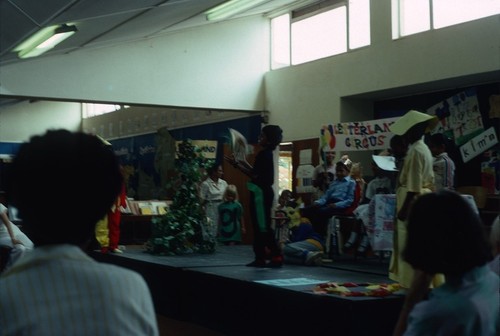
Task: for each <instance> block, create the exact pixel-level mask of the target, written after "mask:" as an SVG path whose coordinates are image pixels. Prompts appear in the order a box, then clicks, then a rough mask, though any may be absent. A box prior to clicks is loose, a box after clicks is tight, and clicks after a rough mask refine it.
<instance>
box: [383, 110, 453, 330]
mask: <svg viewBox="0 0 500 336" xmlns="http://www.w3.org/2000/svg"><path fill="white" fill-rule="evenodd" d="M437 123H438V119H437V117H436V116H432V115H429V114H426V113H422V112H418V111H415V110H411V111H408V112H407V113H406V114H405V115H404V116H402V117H401V118H399V119H398V120H397V121H396V122H395V123H394V124H392V125H391V127H390V129H391V132H392V133H394V134H396V135H400V136H402V137H403V138H404V141H405V143H406V144H408V151H407V153H406V156H405V158H404V163H403V168H402V170H401V171H400V172H399V177H398V188H397V190H396V218H397V223H396V226H395V228H394V246H393V253H392V255H391V262H390V265H389V278H390V279H391V280H394V281H397V282H399V284H400V285H401V286H402V287H403V288H405V289H407V290H408V291H407V295H406V299H405V306H404V308H403V310H402V312H401V315H400V318H399V321H398V323H397V326H396V329H395V332H394V335H401V334H402V332H403V331H404V329H405V326H406V319H407V316H408V313H409V311H411V309H412V308H413V306H414V305H415V304H416V303H417V302H418V301H420V300H421V299H422V296H423V293H425V290H426V289H427V288H429V286H430V285H432V286H434V287H436V286H439V285H441V284H443V282H444V277H443V275H441V274H438V275H435V276H432V275H428V274H425V273H424V272H422V271H416V270H414V269H413V267H412V266H411V265H410V264H408V263H407V262H406V261H404V260H403V257H402V251H403V250H404V248H405V246H406V239H407V227H408V223H407V219H408V214H409V211H410V207H411V206H412V204H413V202H414V201H415V200H416V198H417V197H418V196H419V195H421V194H425V193H429V192H431V191H432V190H433V189H434V172H433V169H432V163H433V157H432V153H431V151H430V149H429V147H427V145H426V144H425V143H424V140H423V136H424V134H425V133H427V132H429V131H431V130H432V129H433V128H434V127H435V126H436V125H437ZM429 215H430V216H432V214H429ZM429 234H431V233H430V232H429Z"/></svg>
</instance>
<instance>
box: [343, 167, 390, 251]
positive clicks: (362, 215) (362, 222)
mask: <svg viewBox="0 0 500 336" xmlns="http://www.w3.org/2000/svg"><path fill="white" fill-rule="evenodd" d="M371 167H372V171H373V175H374V178H373V179H372V180H371V181H370V182H369V183H368V185H367V187H366V192H365V193H364V199H363V200H362V201H361V204H360V205H359V206H358V207H357V208H356V210H355V211H354V213H355V215H356V217H357V218H358V219H359V220H358V221H357V222H356V224H355V225H354V226H353V229H352V231H351V234H350V236H349V239H348V240H347V242H346V243H345V244H344V250H348V249H350V248H352V247H353V246H355V245H356V243H357V242H358V241H359V245H358V248H357V254H361V255H363V254H364V253H366V251H367V249H368V247H369V246H370V240H369V237H368V234H367V231H366V229H365V226H366V225H367V224H368V220H369V219H368V210H369V209H368V207H369V203H370V201H371V199H372V198H373V197H374V196H375V195H376V194H392V193H394V190H393V188H392V180H391V178H389V177H388V176H390V173H389V172H387V171H385V170H383V169H381V168H380V167H379V166H378V165H377V163H376V162H375V160H372V163H371Z"/></svg>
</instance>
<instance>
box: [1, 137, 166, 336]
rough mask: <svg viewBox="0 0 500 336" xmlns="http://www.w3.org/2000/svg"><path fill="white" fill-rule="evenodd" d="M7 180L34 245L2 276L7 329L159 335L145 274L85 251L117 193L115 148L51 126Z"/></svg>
mask: <svg viewBox="0 0 500 336" xmlns="http://www.w3.org/2000/svg"><path fill="white" fill-rule="evenodd" d="M9 183H10V192H11V196H12V203H13V205H14V206H15V207H16V208H17V209H18V210H19V217H20V218H21V219H22V221H23V228H25V229H26V230H25V231H26V233H27V234H28V235H29V236H30V237H31V239H32V240H33V242H34V244H35V248H34V250H33V251H31V252H30V253H28V254H26V255H25V256H24V257H23V258H22V259H20V260H18V261H17V262H16V263H15V264H14V265H12V267H11V268H9V269H8V270H6V271H5V272H4V273H2V275H1V276H0V283H1V285H0V330H1V331H2V335H82V334H86V335H101V334H106V335H158V327H157V323H156V315H155V311H154V307H153V303H152V299H151V294H150V292H149V289H148V286H147V285H146V282H145V281H144V279H143V278H142V277H141V275H139V274H138V273H136V272H134V271H131V270H128V269H125V268H122V267H118V266H114V265H111V264H104V263H98V262H96V261H95V260H93V259H92V258H90V257H89V256H88V255H87V254H86V253H85V252H84V251H85V250H86V248H87V245H88V244H89V243H90V242H91V241H92V238H93V234H94V227H95V224H96V222H97V221H98V220H99V219H100V218H102V217H103V216H104V215H105V214H106V212H107V211H108V210H109V208H110V207H111V205H112V204H113V201H114V200H115V199H116V197H117V196H118V194H119V193H120V188H121V183H122V175H121V174H120V169H119V165H118V161H117V159H116V157H115V155H114V153H113V151H112V150H111V149H110V148H108V147H107V146H104V145H103V143H102V141H100V140H99V139H98V138H97V137H96V136H92V135H88V134H84V133H72V132H69V131H66V130H50V131H48V132H46V133H45V134H44V135H39V136H33V137H32V138H31V139H30V141H29V142H28V143H25V144H23V145H21V147H20V149H19V152H18V154H17V155H16V157H15V159H14V161H13V163H12V173H11V175H10V180H9ZM40 194H42V195H43V197H40ZM48 209H50V211H48ZM75 209H77V210H75Z"/></svg>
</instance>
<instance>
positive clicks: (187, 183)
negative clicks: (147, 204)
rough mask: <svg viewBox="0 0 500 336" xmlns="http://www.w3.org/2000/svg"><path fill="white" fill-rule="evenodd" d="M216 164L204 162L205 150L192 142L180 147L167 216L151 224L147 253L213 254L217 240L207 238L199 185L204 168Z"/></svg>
mask: <svg viewBox="0 0 500 336" xmlns="http://www.w3.org/2000/svg"><path fill="white" fill-rule="evenodd" d="M210 164H213V160H208V159H205V158H204V157H203V155H202V150H201V149H200V148H198V147H196V146H194V145H193V144H192V143H191V141H190V140H185V141H183V142H182V143H180V144H179V147H178V152H177V158H176V160H175V168H176V172H177V175H176V176H175V177H174V178H173V179H172V180H171V181H170V182H169V187H170V188H172V189H173V190H174V196H173V202H172V204H171V205H170V207H169V209H168V212H167V213H166V214H165V215H163V216H158V217H155V218H153V220H152V230H151V238H150V239H149V240H148V242H147V243H146V250H147V251H148V252H150V253H153V254H159V255H179V254H186V253H193V252H199V253H212V252H214V251H215V248H216V240H215V238H216V237H211V236H210V235H208V234H207V230H206V229H207V226H208V225H210V224H212V223H209V222H208V221H207V217H206V216H205V213H204V211H203V208H202V205H201V202H200V199H199V195H198V185H199V183H200V182H201V180H202V178H203V177H204V170H205V169H204V168H206V167H208V166H209V165H210Z"/></svg>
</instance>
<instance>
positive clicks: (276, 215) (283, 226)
mask: <svg viewBox="0 0 500 336" xmlns="http://www.w3.org/2000/svg"><path fill="white" fill-rule="evenodd" d="M292 201H294V198H293V193H292V191H291V190H288V189H284V190H283V191H281V193H280V196H279V197H278V202H277V203H276V205H275V206H274V208H273V210H272V211H273V217H272V220H273V225H272V226H273V229H274V233H275V236H276V242H277V244H278V246H279V247H280V248H282V247H283V244H285V242H286V241H288V224H289V222H290V218H289V217H288V214H287V211H288V208H287V206H288V204H289V202H292Z"/></svg>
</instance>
